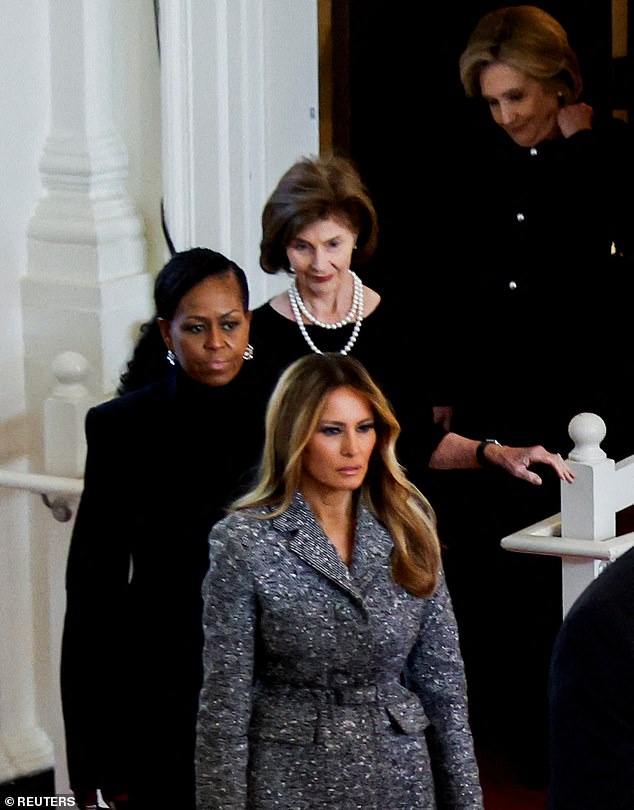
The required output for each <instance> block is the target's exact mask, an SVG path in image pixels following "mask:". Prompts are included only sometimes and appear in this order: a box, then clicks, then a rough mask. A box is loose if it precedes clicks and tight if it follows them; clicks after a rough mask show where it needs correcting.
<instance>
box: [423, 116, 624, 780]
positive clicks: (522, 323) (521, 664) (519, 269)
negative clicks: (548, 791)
mask: <svg viewBox="0 0 634 810" xmlns="http://www.w3.org/2000/svg"><path fill="white" fill-rule="evenodd" d="M631 137H632V136H631V132H630V130H629V129H628V128H627V127H625V126H623V127H621V126H620V125H619V122H614V124H609V125H603V126H601V125H599V124H597V127H596V129H595V130H593V131H583V132H579V133H577V134H576V135H574V136H572V137H570V138H568V139H564V138H560V139H557V140H554V141H549V142H544V143H542V144H539V145H538V146H537V147H536V148H534V149H528V148H523V147H519V146H517V145H516V144H515V143H514V142H513V141H512V140H511V139H510V138H509V137H508V136H507V135H506V134H505V133H504V132H503V131H502V130H501V129H500V128H499V127H497V126H496V125H494V124H491V125H490V126H489V127H486V126H483V132H481V133H480V137H474V138H473V139H472V140H471V141H470V142H469V143H465V144H464V149H463V150H461V151H460V153H459V154H457V155H456V162H455V167H454V168H455V171H454V172H453V173H452V176H453V182H452V184H451V185H450V186H448V188H447V189H446V190H445V191H447V194H446V197H445V201H444V206H443V205H439V206H437V208H436V214H437V215H438V216H439V219H440V218H441V214H442V215H444V219H445V221H444V223H442V225H441V224H440V223H436V225H437V227H436V228H435V232H436V234H439V233H440V234H442V233H443V228H444V233H445V236H444V238H442V239H441V241H442V243H443V244H444V246H445V267H446V277H445V285H444V293H443V295H444V298H443V301H444V307H439V308H438V310H437V312H438V316H439V317H438V318H437V322H436V324H435V327H434V331H435V333H436V334H437V335H438V339H439V341H440V342H442V343H443V344H447V343H448V342H450V341H448V336H449V335H451V336H452V337H453V342H454V344H455V346H456V352H455V353H454V354H453V355H452V356H451V357H450V358H448V366H450V367H451V368H453V369H454V371H455V373H454V375H453V377H452V379H451V381H450V382H451V390H450V391H449V393H448V394H447V396H446V397H445V399H446V400H448V401H450V402H452V403H453V406H454V420H453V423H452V427H453V429H454V430H456V431H457V432H458V433H462V434H464V435H468V436H471V437H479V438H482V439H484V438H495V439H498V440H499V441H501V442H502V443H504V444H509V445H516V446H529V445H533V444H543V445H544V446H545V447H546V448H547V449H548V450H550V451H552V452H560V453H561V454H562V456H563V457H564V458H565V457H566V456H567V455H568V452H569V451H570V449H571V447H572V443H571V440H570V438H569V436H568V425H569V422H570V419H571V418H572V417H573V416H575V415H576V414H577V413H580V412H582V411H593V412H596V413H598V414H600V415H601V416H602V417H603V418H604V419H605V421H606V424H607V427H608V433H607V439H606V441H605V442H604V444H603V447H604V449H605V450H606V451H607V452H608V454H609V455H610V456H611V457H613V458H616V459H619V458H622V457H624V456H626V455H629V454H630V453H632V452H633V451H634V440H633V436H632V433H631V429H630V427H629V426H630V425H631V419H628V418H627V413H626V411H625V406H626V402H627V397H624V396H623V393H624V392H625V391H626V390H627V389H628V388H629V380H628V379H627V377H628V376H629V372H628V370H627V369H626V368H623V366H622V361H621V357H622V355H621V351H620V350H621V349H622V347H624V346H626V345H628V343H629V338H628V336H627V328H628V322H629V320H630V317H631V316H629V313H628V310H629V308H630V306H631V305H630V302H631V300H632V297H631V292H630V291H631V288H632V269H633V267H632V259H631V243H632V237H631V233H632V223H634V214H633V213H632V212H633V205H632V193H631V189H629V188H624V187H623V186H622V184H623V179H624V176H625V175H624V167H625V166H627V165H629V162H631V158H630V155H631V154H632V148H631V146H632V143H631ZM537 471H539V470H537ZM539 472H543V473H544V474H543V478H544V484H543V486H542V487H533V486H530V485H527V484H526V483H525V482H522V481H519V480H517V479H514V478H511V477H510V476H508V475H506V474H504V473H502V472H501V471H499V470H498V469H497V468H496V469H491V470H489V471H485V473H484V474H483V475H479V476H467V475H465V474H464V473H461V472H459V471H450V472H446V473H445V472H442V473H433V474H432V475H431V478H432V485H431V486H432V489H431V495H432V497H433V498H434V503H435V505H436V507H437V511H438V515H439V521H440V527H441V534H442V537H443V539H444V541H445V543H446V545H447V551H446V554H445V564H446V571H447V577H448V583H449V588H450V591H451V593H452V597H453V599H454V604H455V608H456V615H457V619H458V626H459V627H460V631H461V639H462V644H463V653H464V657H465V665H466V669H467V676H468V678H469V683H470V688H471V697H472V700H471V706H472V712H473V714H474V718H473V720H474V731H475V733H476V738H478V737H480V739H481V738H482V735H486V734H488V735H489V736H490V738H491V739H492V740H493V741H494V742H495V741H496V740H497V741H500V740H504V742H503V743H502V746H503V747H504V750H505V752H506V753H508V752H509V751H510V752H512V754H513V755H514V758H515V759H516V761H517V763H518V768H521V769H523V770H525V771H526V772H527V778H531V779H532V778H533V777H535V778H536V779H537V778H539V779H540V780H541V781H543V778H544V777H543V772H544V763H545V757H546V739H547V731H546V730H547V702H546V676H547V670H548V662H549V658H550V652H551V649H552V643H553V639H554V635H555V633H556V631H557V629H558V626H559V624H560V621H561V612H562V606H561V564H560V561H559V559H556V558H545V557H533V556H531V555H523V554H515V553H512V552H508V551H504V550H502V549H501V548H500V545H499V543H500V540H501V538H502V537H504V536H506V535H508V534H510V533H512V532H514V531H517V530H519V529H522V528H525V527H527V526H529V525H531V524H533V523H534V522H537V521H539V520H541V519H543V518H545V517H547V516H549V515H552V514H555V513H557V512H559V510H560V484H559V481H558V479H557V478H556V477H555V476H554V475H553V474H552V473H550V472H549V471H548V470H545V471H539ZM540 774H541V775H540Z"/></svg>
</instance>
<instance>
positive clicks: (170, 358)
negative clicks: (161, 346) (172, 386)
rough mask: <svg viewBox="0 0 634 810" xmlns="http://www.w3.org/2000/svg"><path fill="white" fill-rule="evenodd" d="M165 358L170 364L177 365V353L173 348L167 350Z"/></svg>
mask: <svg viewBox="0 0 634 810" xmlns="http://www.w3.org/2000/svg"><path fill="white" fill-rule="evenodd" d="M165 358H166V359H167V362H168V363H169V364H170V366H175V365H176V355H175V354H174V352H173V351H172V350H171V349H168V350H167V354H166V355H165Z"/></svg>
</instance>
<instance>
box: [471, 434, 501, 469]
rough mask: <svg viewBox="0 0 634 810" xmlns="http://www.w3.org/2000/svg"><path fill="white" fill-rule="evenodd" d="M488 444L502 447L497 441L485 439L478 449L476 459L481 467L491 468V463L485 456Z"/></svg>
mask: <svg viewBox="0 0 634 810" xmlns="http://www.w3.org/2000/svg"><path fill="white" fill-rule="evenodd" d="M487 444H497V445H498V447H501V446H502V445H501V444H500V442H499V441H498V440H497V439H484V440H483V441H481V442H480V444H479V445H478V446H477V447H476V459H477V460H478V464H479V465H480V466H481V467H490V466H491V462H490V461H489V459H488V458H487V457H486V456H485V455H484V448H485V447H486V446H487Z"/></svg>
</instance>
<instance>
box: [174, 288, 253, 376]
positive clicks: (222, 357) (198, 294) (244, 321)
mask: <svg viewBox="0 0 634 810" xmlns="http://www.w3.org/2000/svg"><path fill="white" fill-rule="evenodd" d="M250 320H251V313H250V312H245V311H244V306H243V303H242V294H241V290H240V285H239V284H238V282H237V280H236V278H235V276H234V275H233V274H232V273H223V274H222V275H220V276H210V277H209V278H206V279H204V280H203V281H201V282H200V283H199V284H197V285H196V286H195V287H192V288H191V290H189V292H188V293H186V294H185V295H184V296H183V297H182V298H181V300H180V303H179V304H178V307H177V308H176V311H175V312H174V316H173V318H172V319H171V321H166V320H163V319H161V320H159V326H160V329H161V334H162V335H163V340H164V341H165V345H166V346H167V348H168V349H171V350H172V351H173V352H174V354H175V355H176V358H177V359H178V362H179V363H180V365H181V367H182V368H183V370H184V371H185V373H186V374H188V375H189V376H190V377H191V378H192V379H193V380H196V381H197V382H200V383H204V384H205V385H212V386H219V385H226V384H227V383H228V382H231V380H232V379H233V378H234V377H235V376H236V374H237V373H238V372H239V371H240V369H241V368H242V363H243V362H244V360H243V357H242V355H243V353H244V350H245V349H246V347H247V344H248V342H249V321H250Z"/></svg>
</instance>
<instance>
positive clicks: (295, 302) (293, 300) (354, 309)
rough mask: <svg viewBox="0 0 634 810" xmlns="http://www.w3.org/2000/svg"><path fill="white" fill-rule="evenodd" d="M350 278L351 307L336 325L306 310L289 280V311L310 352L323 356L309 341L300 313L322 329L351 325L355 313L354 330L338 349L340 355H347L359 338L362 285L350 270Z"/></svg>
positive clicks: (294, 284)
mask: <svg viewBox="0 0 634 810" xmlns="http://www.w3.org/2000/svg"><path fill="white" fill-rule="evenodd" d="M348 272H349V273H350V275H351V276H352V281H353V284H354V292H353V295H352V306H351V307H350V310H349V312H348V314H347V315H346V316H345V318H343V319H342V320H340V321H337V322H336V323H326V322H324V321H320V320H318V319H317V318H316V317H315V316H314V315H313V313H312V312H310V311H309V310H308V308H307V307H306V304H304V302H303V301H302V297H301V295H300V294H299V290H298V289H297V284H296V282H295V279H294V278H293V279H292V280H291V283H290V286H289V288H288V300H289V303H290V305H291V309H292V311H293V316H294V317H295V320H296V321H297V325H298V326H299V331H300V332H301V333H302V336H303V338H304V340H305V341H306V343H307V344H308V346H309V347H310V349H311V351H313V352H315V354H323V352H322V351H321V349H318V348H317V346H316V345H315V343H314V342H313V340H312V339H311V337H310V335H309V334H308V330H307V329H306V324H305V323H304V321H303V319H302V313H303V314H304V315H305V316H306V317H307V318H308V320H309V321H311V322H312V323H314V324H315V326H320V327H321V328H322V329H339V328H341V327H342V326H345V325H346V324H347V323H351V322H352V320H353V319H354V318H355V313H356V321H355V324H354V328H353V330H352V334H351V335H350V339H349V340H348V342H347V343H346V345H345V346H344V347H343V349H340V351H339V353H340V354H348V352H349V351H350V349H352V347H353V346H354V344H355V343H356V342H357V338H358V337H359V331H360V330H361V324H362V323H363V283H362V281H361V279H360V278H359V276H357V274H356V273H355V272H353V271H352V270H349V271H348Z"/></svg>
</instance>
